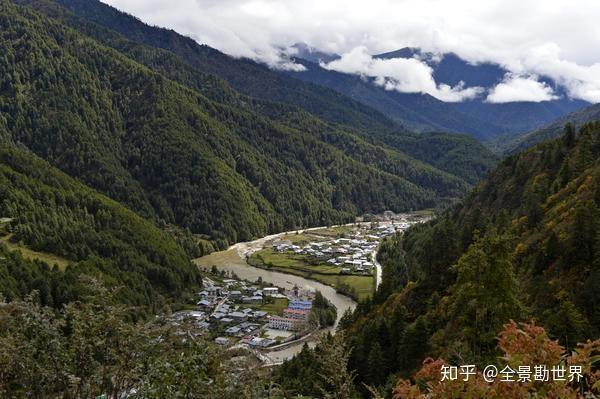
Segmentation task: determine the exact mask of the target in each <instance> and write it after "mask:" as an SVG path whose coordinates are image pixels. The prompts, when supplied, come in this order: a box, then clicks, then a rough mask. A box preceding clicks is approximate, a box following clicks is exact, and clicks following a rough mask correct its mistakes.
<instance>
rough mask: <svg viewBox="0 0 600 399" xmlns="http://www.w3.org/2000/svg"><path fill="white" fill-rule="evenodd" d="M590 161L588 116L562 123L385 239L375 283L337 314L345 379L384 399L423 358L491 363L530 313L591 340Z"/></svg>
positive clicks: (570, 341)
mask: <svg viewBox="0 0 600 399" xmlns="http://www.w3.org/2000/svg"><path fill="white" fill-rule="evenodd" d="M599 157H600V124H598V123H592V124H588V125H585V126H583V127H582V128H581V129H580V130H579V133H577V132H576V130H575V128H574V127H573V126H567V127H566V128H565V133H564V136H563V137H562V138H560V139H557V140H554V141H552V142H547V143H543V144H541V145H538V146H536V147H534V148H532V149H531V150H529V151H526V152H523V153H520V154H517V155H514V156H511V157H509V158H507V159H506V160H504V161H503V162H502V163H501V164H500V165H499V167H498V168H497V169H496V170H495V171H493V172H492V173H491V174H490V176H489V177H488V178H487V179H486V180H484V181H483V182H482V183H481V184H479V185H478V186H477V187H476V188H475V190H474V191H473V192H472V193H471V194H470V195H469V196H468V197H467V199H465V200H464V202H463V203H462V204H460V205H458V206H456V207H455V208H453V209H451V210H449V211H447V212H445V213H444V214H442V215H440V216H439V217H438V218H437V219H436V220H434V221H432V222H429V223H427V224H424V225H418V226H415V227H413V228H411V229H409V230H408V231H407V232H406V233H405V234H404V235H403V236H402V237H400V236H398V237H394V238H391V239H389V240H387V241H385V242H384V243H383V244H382V246H381V251H380V253H379V254H378V257H379V259H380V261H381V262H382V264H383V265H384V275H386V273H387V275H388V280H387V282H386V278H385V277H384V282H386V284H383V285H382V286H381V288H380V291H379V292H378V293H377V294H376V295H375V296H374V298H373V300H372V301H369V302H365V303H361V304H359V306H358V307H357V310H356V312H355V313H354V314H353V315H352V316H351V317H350V316H348V317H347V318H345V320H344V326H345V327H346V328H345V332H346V335H347V337H348V339H347V345H348V347H351V348H352V352H351V353H352V355H351V357H350V367H351V369H353V370H356V371H357V373H358V375H357V380H358V381H359V382H365V383H367V384H373V385H376V386H379V387H380V388H381V390H382V392H385V393H386V394H387V395H391V392H392V387H393V386H394V384H395V379H396V378H397V377H398V376H402V377H408V376H410V375H411V373H412V372H413V371H415V370H416V369H417V367H418V366H419V364H420V362H421V361H422V360H423V359H424V358H425V357H426V356H435V357H443V358H444V359H445V360H446V361H448V362H450V363H455V364H456V363H460V364H462V363H464V362H465V361H468V362H469V363H474V364H477V365H484V364H487V363H494V362H496V360H497V357H498V356H499V354H500V353H499V352H498V349H497V347H496V337H497V334H498V333H499V331H500V330H501V328H502V326H503V325H504V324H505V323H507V322H508V321H509V320H511V319H513V320H517V321H519V320H529V319H531V318H534V319H535V320H537V321H538V322H539V323H540V324H541V325H543V326H544V327H545V328H546V329H547V331H548V334H549V336H550V337H551V338H553V339H557V340H558V341H559V342H560V343H561V344H562V345H564V346H565V347H566V348H567V349H568V350H572V349H573V348H575V345H576V343H577V342H584V341H585V340H586V339H594V338H597V337H598V336H599V335H600V318H599V317H598V316H599V314H600V313H599V311H600V310H599V308H598V306H597V305H596V304H597V303H598V301H599V300H600V297H599V296H598V295H599V293H600V264H598V259H599V257H600V252H599V251H600V239H599V237H600V234H599V233H600V208H599V206H600V164H599V163H598V159H599ZM390 275H391V276H390ZM390 277H391V278H390ZM384 348H385V349H384ZM461 362H462V363H461Z"/></svg>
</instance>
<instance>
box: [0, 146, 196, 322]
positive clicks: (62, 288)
mask: <svg viewBox="0 0 600 399" xmlns="http://www.w3.org/2000/svg"><path fill="white" fill-rule="evenodd" d="M0 217H2V218H6V220H8V221H7V222H6V223H3V224H2V225H1V226H0V259H1V260H0V266H1V267H0V293H2V295H3V296H4V297H5V298H6V299H9V300H14V299H17V298H23V297H25V296H26V295H29V293H30V292H31V291H32V290H34V289H36V290H38V291H39V295H40V301H41V303H42V304H43V305H49V306H55V307H60V306H62V305H63V304H67V303H69V302H71V301H73V300H75V299H78V298H79V295H80V291H79V290H80V284H79V276H80V275H82V274H87V275H91V276H96V277H97V278H99V279H100V280H101V281H104V282H105V283H106V284H108V285H110V286H118V287H121V288H120V291H119V299H120V300H121V301H122V302H125V303H128V304H131V305H136V306H142V307H144V308H147V309H151V310H154V311H157V310H159V309H161V307H162V306H164V305H165V304H167V303H176V302H178V301H181V300H182V298H184V295H185V294H189V293H190V290H191V289H192V288H193V287H197V286H199V285H200V283H201V278H200V275H199V274H198V272H197V270H196V268H195V267H193V266H192V265H191V263H190V262H189V260H188V258H187V256H186V254H185V253H184V252H183V250H182V249H181V248H180V247H179V246H178V245H177V244H176V243H175V242H174V241H173V239H171V238H170V237H169V236H168V235H167V234H166V233H164V232H163V231H161V230H159V229H158V228H156V227H155V226H154V225H153V224H152V223H149V222H147V221H145V220H143V219H142V218H140V217H139V216H137V215H136V214H135V213H133V212H131V211H130V210H128V209H126V208H124V207H123V206H121V205H119V204H117V203H116V202H114V201H112V200H110V199H108V198H106V197H104V196H103V195H100V194H98V193H97V192H95V191H93V190H91V189H90V188H88V187H85V186H84V185H82V184H81V183H79V182H77V181H75V180H73V179H72V178H70V177H68V176H67V175H65V174H64V173H62V172H59V171H57V170H56V169H54V168H53V167H51V166H50V165H49V164H48V163H46V162H44V161H42V160H40V159H38V158H37V157H35V156H33V155H30V154H27V153H25V152H23V151H22V150H17V149H15V148H10V147H7V146H1V147H0ZM19 252H22V254H19ZM55 259H59V260H61V262H60V264H59V262H54V263H53V261H54V260H55ZM62 261H64V262H65V263H66V264H67V265H65V264H63V263H62Z"/></svg>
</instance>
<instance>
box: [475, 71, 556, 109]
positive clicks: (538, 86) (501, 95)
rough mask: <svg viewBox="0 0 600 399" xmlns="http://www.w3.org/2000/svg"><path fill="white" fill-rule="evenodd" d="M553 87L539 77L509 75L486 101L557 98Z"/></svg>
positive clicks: (547, 99) (546, 99)
mask: <svg viewBox="0 0 600 399" xmlns="http://www.w3.org/2000/svg"><path fill="white" fill-rule="evenodd" d="M558 98H559V97H558V96H557V95H555V94H554V90H552V87H550V86H548V85H547V84H546V83H545V82H540V81H538V80H537V77H535V76H532V77H523V76H517V75H509V76H507V77H506V78H505V79H504V81H503V82H501V83H499V84H498V85H497V86H495V87H493V88H492V89H491V90H490V92H489V94H488V96H487V98H486V99H485V101H487V102H490V103H509V102H514V101H529V102H536V103H538V102H542V101H550V100H556V99H558Z"/></svg>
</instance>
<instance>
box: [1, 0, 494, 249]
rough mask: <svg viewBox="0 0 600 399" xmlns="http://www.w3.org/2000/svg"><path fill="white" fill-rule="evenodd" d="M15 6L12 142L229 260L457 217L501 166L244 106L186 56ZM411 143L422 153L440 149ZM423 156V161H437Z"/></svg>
mask: <svg viewBox="0 0 600 399" xmlns="http://www.w3.org/2000/svg"><path fill="white" fill-rule="evenodd" d="M28 3H31V2H28ZM1 4H2V5H1V6H2V17H1V20H0V21H1V23H2V39H1V45H2V58H1V59H0V70H1V72H2V82H1V84H0V87H1V90H0V111H1V112H2V124H3V126H5V130H6V131H7V132H8V136H9V137H10V138H11V139H12V140H13V141H14V142H19V143H22V144H24V145H25V146H27V147H28V148H29V149H31V150H32V151H33V152H34V153H36V154H37V155H39V156H40V157H42V158H44V159H46V160H48V161H49V162H50V163H51V164H52V165H54V166H57V167H58V168H60V169H61V170H63V171H64V172H66V173H68V174H69V175H71V176H74V177H76V178H78V179H80V180H82V181H83V182H85V183H86V184H88V185H90V186H92V187H93V188H95V189H97V190H99V191H100V192H102V193H104V194H106V195H108V196H109V197H111V198H113V199H115V200H117V201H119V202H121V203H123V204H125V205H126V206H128V207H130V208H131V209H133V210H134V211H136V212H138V213H139V214H140V215H142V216H144V217H148V218H150V219H152V220H155V221H160V222H162V223H168V224H174V225H177V226H180V227H182V228H184V229H188V230H189V231H190V232H191V233H195V234H203V235H207V236H209V237H210V238H211V239H212V240H213V242H215V245H217V246H218V247H223V246H224V245H226V244H227V243H228V242H233V241H239V240H245V239H249V238H252V237H256V236H260V235H263V234H265V233H267V232H272V231H279V230H286V229H292V228H296V227H301V226H307V225H324V224H328V223H333V222H340V221H346V220H350V219H351V218H352V217H353V216H354V215H357V214H360V213H362V212H367V211H369V212H377V211H381V210H385V209H393V210H397V211H400V210H409V209H415V208H424V207H433V206H436V205H439V204H441V203H446V202H448V201H450V200H452V199H454V198H457V197H459V196H460V195H462V193H464V192H465V191H466V189H467V187H468V184H469V183H472V182H473V181H475V180H476V178H477V177H478V176H480V175H481V174H482V173H485V171H486V170H487V168H488V167H489V166H490V165H491V163H492V162H494V158H493V156H491V155H490V154H489V153H487V152H486V151H485V150H483V147H481V146H478V145H475V144H473V143H472V142H470V141H468V139H466V138H464V137H462V138H461V137H458V136H457V137H456V138H452V139H442V140H441V143H440V144H436V145H437V146H438V147H439V148H440V149H439V150H437V151H443V152H447V153H448V154H449V155H448V156H447V157H445V158H443V159H442V160H440V161H436V162H438V163H439V165H438V164H435V165H432V164H429V163H426V162H427V160H425V161H420V160H417V159H414V158H412V157H410V156H408V155H406V154H404V153H402V152H401V151H399V150H398V149H397V148H396V147H397V146H393V145H391V144H390V145H388V144H386V143H384V141H383V138H377V135H376V134H375V139H373V140H371V139H369V138H367V137H365V135H364V132H362V133H360V134H359V133H358V132H357V131H355V130H352V129H346V128H344V127H343V126H341V125H335V124H334V125H332V124H331V122H324V121H321V120H319V119H317V118H316V117H314V116H312V115H310V114H308V113H306V112H304V111H300V110H298V109H296V108H293V107H292V108H290V106H285V105H277V104H273V103H270V102H267V101H264V100H254V99H251V98H246V97H244V96H241V95H239V94H237V93H235V92H234V91H233V90H232V89H230V88H229V86H228V85H227V84H226V83H225V82H223V81H221V80H219V79H216V78H214V77H210V76H208V75H206V74H203V73H202V72H200V71H197V70H196V69H194V68H192V67H190V65H188V64H186V63H185V62H183V61H181V60H179V59H178V58H177V57H175V56H174V55H173V53H168V52H166V51H163V50H158V49H154V48H151V47H147V46H143V45H138V44H135V43H133V42H128V41H127V40H126V39H125V38H123V37H121V36H118V35H117V34H116V33H114V32H112V33H111V32H107V31H106V29H104V28H100V27H98V26H97V25H94V26H90V24H89V23H85V22H84V21H83V22H82V21H79V20H78V22H72V23H71V25H73V27H74V28H69V27H67V26H66V24H65V23H61V22H60V21H65V20H70V19H69V17H68V16H65V13H66V11H64V10H61V9H60V8H56V5H53V4H52V3H48V2H35V3H34V5H36V6H37V7H38V8H39V9H42V10H45V11H46V12H47V13H48V14H49V15H54V16H55V17H56V18H57V20H51V19H49V18H48V17H45V16H42V15H40V14H37V13H35V12H33V11H31V10H30V9H29V8H27V7H22V6H15V5H13V4H12V3H10V2H8V1H6V0H4V1H3V2H2V3H1ZM67 15H68V14H67ZM73 18H74V17H73ZM76 25H77V26H76ZM77 27H78V29H81V31H78V30H76V29H75V28H77ZM82 32H83V33H82ZM88 35H89V36H88ZM96 39H97V40H99V41H101V42H103V43H104V44H106V46H112V47H106V46H105V45H104V44H101V43H99V42H98V41H96ZM117 50H119V51H117ZM120 51H123V52H120ZM130 57H132V58H135V60H133V59H132V58H130ZM136 61H137V62H136ZM142 64H144V65H142ZM150 68H152V69H150ZM286 107H287V108H286ZM284 108H285V109H286V110H287V111H286V112H280V110H281V109H284ZM274 115H277V117H275V116H274ZM356 125H357V126H360V124H358V123H357V124H356ZM377 131H382V132H383V131H384V130H382V129H379V130H377ZM386 134H389V133H385V134H384V133H382V135H384V136H385V135H386ZM396 136H397V135H396ZM395 140H400V139H397V138H396V139H395ZM407 141H412V142H415V141H416V142H417V143H416V144H411V145H412V147H413V148H414V147H415V146H419V143H418V142H420V143H424V142H427V141H428V140H427V139H426V138H421V139H410V140H407ZM438 141H440V140H438V139H436V140H432V142H438ZM453 143H456V152H455V153H454V154H453V151H452V149H453V148H454V144H453ZM392 144H393V143H392ZM407 145H408V144H407ZM448 146H449V147H450V149H451V151H446V149H448ZM420 147H423V146H420ZM422 152H423V151H421V152H419V151H415V153H421V155H420V158H423V159H425V158H427V157H428V155H427V154H423V153H422ZM467 154H472V157H470V156H469V155H467ZM465 155H467V156H465ZM429 157H430V158H436V157H435V152H432V153H431V154H430V155H429ZM465 159H466V161H464V160H465ZM432 163H433V162H432ZM438 167H439V168H438ZM441 168H446V169H448V170H449V171H450V172H446V171H442V170H441Z"/></svg>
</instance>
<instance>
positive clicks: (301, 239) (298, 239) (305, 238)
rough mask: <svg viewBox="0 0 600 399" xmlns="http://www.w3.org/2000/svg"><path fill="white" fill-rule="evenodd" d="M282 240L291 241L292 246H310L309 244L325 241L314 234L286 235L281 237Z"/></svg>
mask: <svg viewBox="0 0 600 399" xmlns="http://www.w3.org/2000/svg"><path fill="white" fill-rule="evenodd" d="M281 239H282V240H287V241H290V242H291V243H292V244H296V245H304V244H308V243H309V242H318V241H324V238H319V237H317V236H315V235H313V234H312V232H306V233H298V234H296V233H289V234H284V235H283V236H281Z"/></svg>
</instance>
